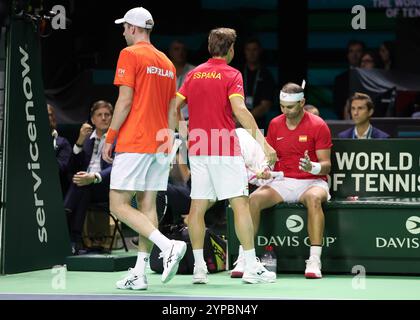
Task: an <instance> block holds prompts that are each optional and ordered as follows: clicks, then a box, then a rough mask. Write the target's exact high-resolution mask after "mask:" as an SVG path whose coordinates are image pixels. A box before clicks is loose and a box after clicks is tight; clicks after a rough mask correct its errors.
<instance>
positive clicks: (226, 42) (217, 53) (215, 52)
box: [208, 28, 236, 57]
mask: <svg viewBox="0 0 420 320" xmlns="http://www.w3.org/2000/svg"><path fill="white" fill-rule="evenodd" d="M208 41H209V52H210V54H211V55H212V57H224V56H225V55H227V53H228V51H229V48H230V47H231V45H232V44H234V43H235V41H236V31H235V30H234V29H230V28H217V29H213V30H211V31H210V34H209V38H208Z"/></svg>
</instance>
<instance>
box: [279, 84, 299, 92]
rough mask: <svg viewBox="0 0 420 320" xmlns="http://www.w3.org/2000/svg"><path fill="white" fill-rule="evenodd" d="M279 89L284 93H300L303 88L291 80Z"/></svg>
mask: <svg viewBox="0 0 420 320" xmlns="http://www.w3.org/2000/svg"><path fill="white" fill-rule="evenodd" d="M281 91H283V92H285V93H301V92H303V91H304V90H303V88H302V87H301V86H300V85H298V84H296V83H293V82H288V83H286V84H285V85H284V86H283V88H281Z"/></svg>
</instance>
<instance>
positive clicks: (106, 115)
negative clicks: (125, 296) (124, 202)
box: [64, 100, 113, 254]
mask: <svg viewBox="0 0 420 320" xmlns="http://www.w3.org/2000/svg"><path fill="white" fill-rule="evenodd" d="M112 113H113V107H112V105H111V104H110V103H109V102H107V101H103V100H100V101H97V102H95V103H94V104H93V106H92V108H91V110H90V115H91V121H92V124H93V126H94V127H92V126H91V125H90V124H88V123H84V124H83V125H82V126H81V128H80V134H79V137H78V139H77V141H76V144H75V145H74V146H73V153H72V157H71V161H70V163H71V168H72V172H74V173H75V174H74V175H73V179H72V180H73V181H72V184H71V186H70V189H69V191H68V192H67V194H66V197H65V199H64V208H65V209H66V211H67V222H68V227H69V230H70V240H71V242H72V250H73V254H81V253H83V241H82V230H83V225H84V222H85V217H86V211H87V209H88V207H89V204H90V203H95V202H107V201H108V194H109V182H110V175H111V168H112V165H111V164H109V163H107V162H105V161H103V160H102V157H101V154H102V148H103V146H104V142H105V133H106V132H107V130H108V128H109V126H110V124H111V119H112Z"/></svg>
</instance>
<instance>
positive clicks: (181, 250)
mask: <svg viewBox="0 0 420 320" xmlns="http://www.w3.org/2000/svg"><path fill="white" fill-rule="evenodd" d="M171 242H172V245H171V246H170V247H169V248H168V249H167V250H166V251H165V252H161V253H160V254H159V258H163V272H162V282H163V283H166V282H168V281H170V280H171V279H172V278H173V277H174V275H175V274H176V272H177V271H178V267H179V262H180V261H181V260H182V258H183V257H184V254H185V251H187V244H186V243H185V242H184V241H178V240H171Z"/></svg>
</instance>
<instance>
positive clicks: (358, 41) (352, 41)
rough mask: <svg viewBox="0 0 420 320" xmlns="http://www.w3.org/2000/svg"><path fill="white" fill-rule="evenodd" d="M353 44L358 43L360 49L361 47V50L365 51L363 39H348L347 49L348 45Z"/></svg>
mask: <svg viewBox="0 0 420 320" xmlns="http://www.w3.org/2000/svg"><path fill="white" fill-rule="evenodd" d="M355 45H359V46H361V47H362V49H363V51H365V50H366V45H365V43H364V42H363V41H360V40H354V39H352V40H350V41H349V42H348V43H347V50H348V49H350V47H352V46H355Z"/></svg>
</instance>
